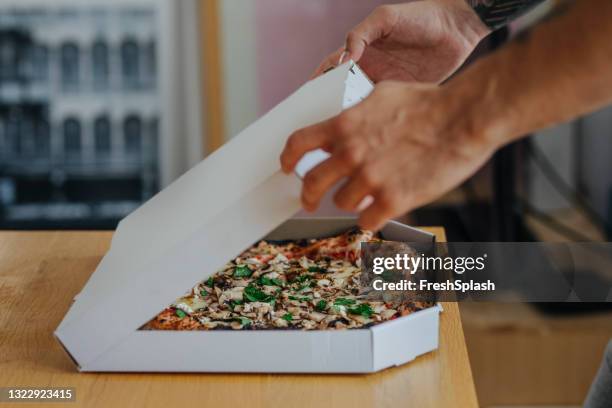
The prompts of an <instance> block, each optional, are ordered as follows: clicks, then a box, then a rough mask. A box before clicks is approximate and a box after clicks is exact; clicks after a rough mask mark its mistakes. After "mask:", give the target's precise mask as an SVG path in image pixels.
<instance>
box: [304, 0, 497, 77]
mask: <svg viewBox="0 0 612 408" xmlns="http://www.w3.org/2000/svg"><path fill="white" fill-rule="evenodd" d="M489 32H490V29H489V28H488V27H487V26H486V25H485V24H484V23H483V22H482V21H481V20H480V18H479V17H478V15H477V14H476V12H475V11H474V10H473V9H472V8H471V7H470V6H469V5H468V4H467V2H466V1H465V0H423V1H411V2H408V3H404V4H397V5H387V6H381V7H378V8H377V9H376V10H374V12H373V13H372V14H370V15H369V16H368V17H366V19H365V20H363V21H362V22H361V23H360V24H358V25H357V26H356V27H355V28H353V29H352V30H351V31H350V32H349V33H348V36H347V39H346V44H345V46H343V47H341V48H340V49H338V50H337V51H336V52H334V53H332V54H331V55H330V56H328V57H327V58H325V59H324V60H323V62H322V63H321V65H320V66H319V67H318V68H317V70H316V71H315V73H314V76H318V75H320V74H321V73H322V72H323V71H325V70H326V69H328V68H330V67H334V66H336V65H337V64H338V62H339V61H340V58H341V56H342V60H343V61H348V60H349V59H352V60H353V61H355V62H359V66H360V67H361V68H362V69H363V70H364V71H365V72H366V73H367V74H368V76H369V77H370V78H372V80H373V81H374V82H379V81H382V80H389V79H392V80H399V81H409V82H428V83H440V82H442V81H443V80H445V79H446V78H448V77H449V76H450V75H451V74H452V73H453V72H455V70H457V68H459V66H461V64H462V63H463V62H464V61H465V59H466V58H467V57H468V56H469V55H470V53H471V52H472V51H473V50H474V48H475V47H476V45H477V44H478V42H479V41H480V40H481V39H482V38H483V37H485V36H486V35H487V34H488V33H489ZM345 51H346V52H345ZM343 53H344V54H343Z"/></svg>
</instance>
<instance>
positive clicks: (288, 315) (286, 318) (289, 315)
mask: <svg viewBox="0 0 612 408" xmlns="http://www.w3.org/2000/svg"><path fill="white" fill-rule="evenodd" d="M281 319H283V320H286V321H288V322H290V321H292V320H293V315H292V314H291V313H285V314H284V315H283V317H281Z"/></svg>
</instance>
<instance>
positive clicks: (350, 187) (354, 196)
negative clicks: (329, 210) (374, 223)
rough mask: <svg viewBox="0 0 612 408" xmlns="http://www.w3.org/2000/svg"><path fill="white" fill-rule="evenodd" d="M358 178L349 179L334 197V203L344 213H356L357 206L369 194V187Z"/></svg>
mask: <svg viewBox="0 0 612 408" xmlns="http://www.w3.org/2000/svg"><path fill="white" fill-rule="evenodd" d="M361 179H362V178H361V177H359V176H356V177H351V178H350V179H349V180H348V181H347V182H346V183H345V184H344V185H343V186H342V187H341V188H340V189H339V190H338V191H337V192H336V194H335V195H334V203H336V205H337V206H338V208H340V209H342V210H345V211H358V208H357V207H358V206H359V204H361V202H362V201H363V200H364V199H365V198H366V197H367V196H368V195H369V194H370V193H371V191H370V190H371V187H370V186H368V185H366V184H365V183H363V182H362V180H361Z"/></svg>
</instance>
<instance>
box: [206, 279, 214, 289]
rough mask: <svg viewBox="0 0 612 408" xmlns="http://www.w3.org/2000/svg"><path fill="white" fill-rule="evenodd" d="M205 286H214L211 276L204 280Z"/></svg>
mask: <svg viewBox="0 0 612 408" xmlns="http://www.w3.org/2000/svg"><path fill="white" fill-rule="evenodd" d="M206 286H208V287H209V288H212V287H213V286H214V282H213V277H212V276H211V277H209V278H208V280H207V281H206Z"/></svg>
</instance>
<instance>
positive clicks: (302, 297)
mask: <svg viewBox="0 0 612 408" xmlns="http://www.w3.org/2000/svg"><path fill="white" fill-rule="evenodd" d="M289 300H299V301H300V302H307V301H309V300H312V298H309V297H308V296H300V297H297V296H292V295H290V296H289Z"/></svg>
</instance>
